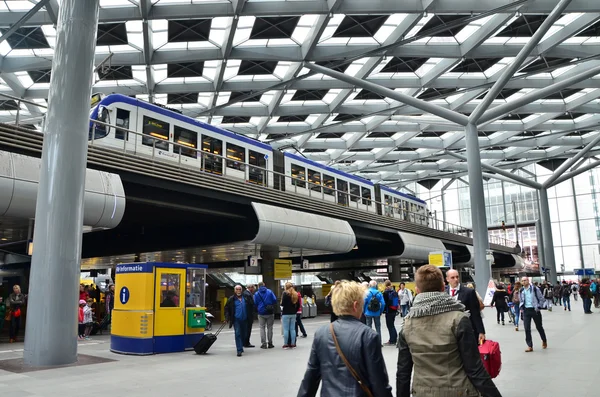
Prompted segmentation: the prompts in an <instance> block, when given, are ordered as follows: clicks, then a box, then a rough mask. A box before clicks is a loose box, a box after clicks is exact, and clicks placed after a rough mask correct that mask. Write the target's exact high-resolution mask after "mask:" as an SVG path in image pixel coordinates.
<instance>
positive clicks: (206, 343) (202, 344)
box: [194, 323, 227, 354]
mask: <svg viewBox="0 0 600 397" xmlns="http://www.w3.org/2000/svg"><path fill="white" fill-rule="evenodd" d="M225 325H227V323H223V324H222V325H221V326H220V327H219V329H218V330H217V332H216V333H214V334H204V336H203V337H202V339H200V341H198V343H196V344H195V345H194V351H195V352H196V354H206V352H207V351H208V349H210V348H211V346H212V345H213V344H214V343H215V342H216V341H217V336H219V334H220V333H221V331H222V330H223V328H225Z"/></svg>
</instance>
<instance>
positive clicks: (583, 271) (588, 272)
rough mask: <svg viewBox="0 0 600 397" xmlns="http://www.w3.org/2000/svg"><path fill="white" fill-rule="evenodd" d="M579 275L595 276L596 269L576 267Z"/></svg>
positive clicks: (576, 272) (575, 271)
mask: <svg viewBox="0 0 600 397" xmlns="http://www.w3.org/2000/svg"><path fill="white" fill-rule="evenodd" d="M573 272H574V273H575V274H576V275H578V276H593V275H594V273H595V272H596V269H593V268H588V269H575V270H574V271H573Z"/></svg>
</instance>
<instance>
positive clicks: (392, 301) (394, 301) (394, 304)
mask: <svg viewBox="0 0 600 397" xmlns="http://www.w3.org/2000/svg"><path fill="white" fill-rule="evenodd" d="M388 299H389V307H390V309H392V310H398V304H399V302H398V293H397V292H396V291H391V292H390V294H389V295H388Z"/></svg>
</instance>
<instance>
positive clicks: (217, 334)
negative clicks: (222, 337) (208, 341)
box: [215, 321, 227, 336]
mask: <svg viewBox="0 0 600 397" xmlns="http://www.w3.org/2000/svg"><path fill="white" fill-rule="evenodd" d="M226 325H227V321H225V322H224V323H223V324H221V326H220V327H219V329H218V330H217V332H215V336H219V334H220V333H221V331H223V328H225V326H226Z"/></svg>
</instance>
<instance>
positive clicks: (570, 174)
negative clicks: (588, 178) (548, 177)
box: [552, 161, 600, 186]
mask: <svg viewBox="0 0 600 397" xmlns="http://www.w3.org/2000/svg"><path fill="white" fill-rule="evenodd" d="M598 166H600V161H594V162H593V163H589V164H587V165H584V166H583V167H580V168H577V169H576V170H575V171H571V172H567V173H566V174H563V175H562V176H561V177H560V178H558V179H557V180H555V181H554V183H553V184H552V185H553V186H556V185H558V184H560V183H563V182H564V181H567V180H569V179H571V178H575V177H576V176H577V175H579V174H582V173H584V172H586V171H589V170H591V169H593V168H596V167H598Z"/></svg>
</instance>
